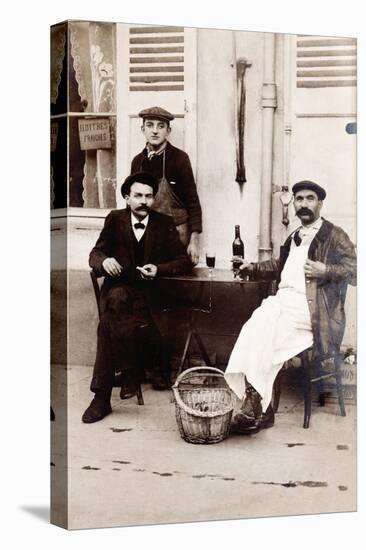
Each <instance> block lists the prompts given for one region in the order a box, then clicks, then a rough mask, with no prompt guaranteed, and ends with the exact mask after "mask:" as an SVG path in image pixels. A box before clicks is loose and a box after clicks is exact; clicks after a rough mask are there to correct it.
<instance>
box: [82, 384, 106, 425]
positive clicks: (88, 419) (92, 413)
mask: <svg viewBox="0 0 366 550" xmlns="http://www.w3.org/2000/svg"><path fill="white" fill-rule="evenodd" d="M111 412H112V407H111V392H104V391H97V392H95V396H94V399H93V400H92V402H91V403H90V405H89V407H88V408H87V409H86V411H85V412H84V414H83V416H82V417H81V420H82V421H83V422H84V423H85V424H92V423H93V422H98V421H99V420H102V419H103V418H104V417H105V416H107V414H109V413H111Z"/></svg>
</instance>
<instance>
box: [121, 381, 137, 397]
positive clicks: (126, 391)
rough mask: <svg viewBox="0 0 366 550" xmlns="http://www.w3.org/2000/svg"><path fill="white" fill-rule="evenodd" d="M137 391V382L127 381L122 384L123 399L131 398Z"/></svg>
mask: <svg viewBox="0 0 366 550" xmlns="http://www.w3.org/2000/svg"><path fill="white" fill-rule="evenodd" d="M136 393H137V384H136V383H135V382H125V383H123V382H122V384H121V391H120V394H119V395H120V397H121V399H130V398H131V397H134V396H135V395H136Z"/></svg>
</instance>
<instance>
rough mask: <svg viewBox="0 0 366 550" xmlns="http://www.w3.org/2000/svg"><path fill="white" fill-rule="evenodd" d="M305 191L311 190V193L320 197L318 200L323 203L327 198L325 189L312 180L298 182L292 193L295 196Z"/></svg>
mask: <svg viewBox="0 0 366 550" xmlns="http://www.w3.org/2000/svg"><path fill="white" fill-rule="evenodd" d="M303 189H310V191H314V193H316V194H317V195H318V199H319V200H321V201H322V200H324V199H325V197H326V196H327V193H326V191H325V189H323V187H320V185H318V184H317V183H315V182H314V181H310V180H303V181H298V182H297V183H295V185H294V186H293V188H292V192H293V194H294V195H295V193H297V192H298V191H302V190H303Z"/></svg>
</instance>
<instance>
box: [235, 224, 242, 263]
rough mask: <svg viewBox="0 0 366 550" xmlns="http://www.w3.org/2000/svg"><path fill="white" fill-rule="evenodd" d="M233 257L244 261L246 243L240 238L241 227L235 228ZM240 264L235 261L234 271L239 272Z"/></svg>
mask: <svg viewBox="0 0 366 550" xmlns="http://www.w3.org/2000/svg"><path fill="white" fill-rule="evenodd" d="M233 256H238V257H239V258H243V259H244V243H243V241H242V240H241V238H240V225H236V226H235V239H234V241H233ZM240 265H241V264H240V262H235V261H233V269H234V271H237V270H238V269H239V267H240Z"/></svg>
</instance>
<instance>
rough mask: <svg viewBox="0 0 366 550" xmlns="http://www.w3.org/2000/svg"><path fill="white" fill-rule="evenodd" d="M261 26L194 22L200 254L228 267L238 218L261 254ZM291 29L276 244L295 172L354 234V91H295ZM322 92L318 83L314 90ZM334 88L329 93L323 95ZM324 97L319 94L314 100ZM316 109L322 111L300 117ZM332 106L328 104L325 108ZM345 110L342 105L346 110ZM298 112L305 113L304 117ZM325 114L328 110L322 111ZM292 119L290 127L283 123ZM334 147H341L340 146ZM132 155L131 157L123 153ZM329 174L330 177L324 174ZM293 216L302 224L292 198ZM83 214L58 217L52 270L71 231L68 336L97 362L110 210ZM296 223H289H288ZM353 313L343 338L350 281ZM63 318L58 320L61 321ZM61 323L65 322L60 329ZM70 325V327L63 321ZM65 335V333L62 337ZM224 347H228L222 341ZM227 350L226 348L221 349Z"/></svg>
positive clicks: (61, 311) (281, 49)
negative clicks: (240, 72)
mask: <svg viewBox="0 0 366 550" xmlns="http://www.w3.org/2000/svg"><path fill="white" fill-rule="evenodd" d="M264 37H265V35H264V34H263V33H256V32H231V31H219V30H204V29H199V30H198V31H197V105H193V108H196V113H195V117H193V119H194V118H196V120H197V154H196V176H197V186H198V191H199V195H200V199H201V203H202V210H203V234H202V238H201V260H203V258H204V252H205V250H206V249H207V248H210V249H211V250H212V249H215V251H216V256H217V266H218V267H226V268H230V258H231V243H232V241H233V238H234V225H236V224H239V225H240V227H241V234H242V239H243V241H244V244H245V250H246V257H247V258H248V259H249V260H251V261H254V260H257V259H258V246H259V232H260V214H261V204H262V200H263V196H262V190H261V182H262V153H263V147H262V144H263V130H262V122H263V119H262V116H263V113H262V111H263V108H262V86H263V79H264ZM290 42H291V38H290V37H286V36H284V35H276V36H275V55H276V56H275V81H276V85H277V108H276V110H275V112H274V147H273V155H272V160H273V176H272V184H273V187H272V188H271V189H270V191H269V193H270V195H271V201H272V217H271V219H269V220H268V223H270V224H271V235H272V245H273V250H274V253H275V254H277V253H278V248H279V245H280V244H281V242H282V241H283V240H284V238H285V237H286V235H287V233H288V231H287V230H286V229H285V228H284V226H283V225H282V223H281V217H282V211H281V204H280V201H279V189H280V188H281V186H282V185H285V184H289V185H292V184H293V183H294V181H297V180H298V179H300V178H301V179H304V178H306V179H314V180H317V181H319V182H320V183H322V184H324V186H325V187H326V188H327V190H328V194H329V199H327V201H326V202H325V206H324V215H325V216H326V217H329V219H330V220H331V221H334V222H335V223H338V224H339V225H341V226H342V227H344V229H345V230H346V231H347V232H348V233H349V234H350V236H351V238H352V239H353V240H355V238H356V225H355V206H356V179H355V167H356V158H355V155H356V140H355V136H349V135H346V134H345V132H344V131H343V130H344V124H345V122H348V119H345V118H344V117H340V116H337V117H330V116H329V113H331V112H335V110H336V109H338V110H339V109H340V108H341V107H340V106H342V109H343V110H344V112H346V113H347V112H349V113H352V112H355V104H354V99H355V94H354V93H353V92H352V91H349V90H346V91H344V92H343V95H342V94H341V93H338V92H336V94H335V96H334V94H333V93H332V94H333V95H332V94H331V97H334V98H335V99H333V100H332V101H330V102H329V101H328V102H327V100H326V99H327V97H330V96H329V91H328V92H327V91H325V92H324V91H323V92H324V93H323V92H321V93H320V95H319V93H310V94H309V93H307V94H306V93H305V92H304V93H301V94H300V95H299V94H297V92H296V90H294V88H293V81H292V80H291V78H289V75H290V74H291V71H289V59H291V55H289V51H290ZM240 57H245V58H246V59H247V60H248V61H249V62H250V63H251V67H250V68H248V69H247V71H246V77H245V85H246V125H245V144H244V148H245V167H246V176H247V182H246V183H244V185H243V187H242V189H240V187H239V185H238V183H237V182H236V181H235V176H236V140H237V135H236V102H237V97H236V94H237V83H236V72H235V62H236V59H238V58H240ZM318 92H319V91H318ZM327 94H328V95H327ZM319 97H320V98H321V101H320V102H319V101H318V99H319ZM317 109H318V115H319V116H317V117H314V116H310V117H306V116H303V115H304V113H305V114H306V113H308V114H309V113H310V114H311V113H313V114H314V112H316V110H317ZM327 109H328V111H327ZM343 114H345V113H343ZM299 115H300V116H299ZM324 115H326V116H324ZM288 126H290V127H291V131H290V132H286V127H288ZM335 152H336V154H335ZM119 162H123V163H125V164H126V162H125V159H121V160H119ZM324 182H325V183H324ZM290 211H291V221H292V222H294V223H296V220H295V219H294V215H293V209H292V207H290ZM84 214H87V215H86V216H85V215H84V216H83V217H82V218H81V217H78V216H76V217H72V218H69V219H68V222H67V229H66V227H65V224H64V225H63V226H62V225H60V224H59V223H58V222H57V220H54V221H53V227H54V229H55V231H54V232H53V251H54V255H53V264H52V265H53V269H54V270H56V271H57V270H62V269H63V268H64V265H65V263H64V261H63V256H62V255H60V254H57V250H58V249H59V248H60V249H62V247H63V242H64V240H65V238H66V235H67V244H68V246H67V254H68V268H69V270H70V276H69V312H68V317H67V322H68V325H67V326H68V331H69V336H70V345H69V350H68V352H69V362H70V363H72V364H75V363H82V364H92V363H93V358H94V355H95V337H96V332H95V331H96V325H97V316H96V308H95V303H94V297H93V291H92V287H91V282H90V278H89V276H88V270H89V267H88V255H89V252H90V250H91V248H92V246H93V245H94V243H95V241H96V239H97V237H98V234H99V232H100V229H101V228H102V225H103V220H104V216H105V214H106V211H102V210H94V211H92V210H91V211H90V212H84ZM289 229H291V226H290V228H289ZM64 284H65V279H64V277H62V276H61V275H60V274H59V273H55V274H54V277H53V291H54V296H55V297H54V300H55V302H54V305H55V307H54V310H53V326H54V332H53V334H54V335H55V336H54V342H53V343H54V346H55V357H63V356H64V355H65V354H64V349H63V350H61V352H60V354H59V353H57V351H58V344H57V342H60V341H61V340H60V334H61V336H62V334H66V332H65V331H66V326H65V308H64V305H63V304H62V300H61V301H60V289H62V288H64ZM346 313H347V318H348V323H347V329H346V334H345V339H344V344H345V345H346V346H355V345H356V330H355V326H356V291H355V289H354V288H350V289H349V292H348V297H347V304H346ZM61 325H62V326H61ZM60 327H61V328H60ZM64 329H65V330H64ZM61 339H62V338H61ZM225 346H226V347H225ZM227 346H228V344H227V343H225V342H223V344H222V350H221V351H222V357H223V358H224V357H225V356H227V353H228V349H229V348H228V347H227ZM225 350H226V351H225Z"/></svg>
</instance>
